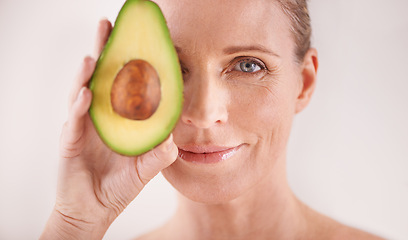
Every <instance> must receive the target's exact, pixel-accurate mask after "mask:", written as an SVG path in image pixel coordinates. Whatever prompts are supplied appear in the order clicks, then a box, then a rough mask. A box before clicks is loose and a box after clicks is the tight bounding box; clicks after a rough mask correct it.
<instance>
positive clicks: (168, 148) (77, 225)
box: [41, 20, 178, 239]
mask: <svg viewBox="0 0 408 240" xmlns="http://www.w3.org/2000/svg"><path fill="white" fill-rule="evenodd" d="M111 30H112V25H111V23H110V22H109V21H108V20H101V21H100V23H99V28H98V34H97V44H96V51H95V52H96V54H95V55H96V56H99V55H100V53H101V51H102V49H103V47H104V45H105V44H106V41H107V39H108V37H109V34H110V32H111ZM95 65H96V61H95V59H94V58H91V57H86V58H85V59H84V62H83V64H82V67H81V70H80V73H79V75H78V77H77V80H76V81H75V83H74V86H73V89H72V92H71V95H70V101H69V117H68V121H67V122H66V123H65V124H64V127H63V130H62V135H61V140H60V141H61V142H60V169H59V178H58V185H57V198H56V204H55V207H54V210H53V213H52V214H51V217H50V219H49V221H48V223H47V226H46V228H45V230H44V232H43V235H42V238H41V239H48V237H49V238H52V239H55V238H65V237H68V238H69V237H73V236H75V238H76V239H81V238H84V239H95V238H96V239H97V238H102V236H103V235H104V234H105V232H106V230H107V229H108V227H109V226H110V224H111V223H112V222H113V220H114V219H115V218H116V217H117V216H118V215H119V214H120V213H121V212H122V211H123V210H124V209H125V208H126V206H127V205H128V204H129V203H130V202H131V201H132V200H133V199H134V198H135V197H136V196H137V195H138V194H139V193H140V191H141V190H142V189H143V187H144V186H145V185H146V184H147V183H148V182H149V181H150V180H151V179H152V178H153V177H154V176H156V175H157V174H158V173H159V172H160V171H161V170H162V169H164V168H166V167H168V166H169V165H170V164H171V163H173V162H174V161H175V160H176V158H177V153H178V149H177V146H176V145H175V144H174V142H173V138H172V135H170V136H169V137H168V139H167V140H166V141H164V142H163V143H162V144H160V145H159V146H157V147H156V148H155V149H153V150H152V151H150V152H147V153H145V154H143V155H141V156H138V157H125V156H121V155H119V154H116V153H115V152H112V151H111V150H110V149H109V148H108V147H106V146H105V144H104V143H103V142H102V140H101V139H100V138H99V136H98V134H97V132H96V130H95V128H94V126H93V124H92V121H91V119H90V117H89V114H88V110H89V107H90V104H91V100H92V92H91V91H90V90H89V89H88V88H87V87H86V86H87V84H88V81H89V79H90V78H91V76H92V73H93V71H94V69H95ZM53 234H58V235H53ZM80 235H81V236H80Z"/></svg>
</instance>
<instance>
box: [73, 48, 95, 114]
mask: <svg viewBox="0 0 408 240" xmlns="http://www.w3.org/2000/svg"><path fill="white" fill-rule="evenodd" d="M95 65H96V62H95V60H94V59H93V58H92V57H89V56H87V57H85V58H84V60H83V62H82V64H81V68H80V70H79V73H78V75H77V77H76V79H75V82H74V85H73V86H72V89H71V93H70V97H69V101H68V109H69V110H70V109H71V107H72V104H74V102H75V100H76V99H77V98H78V94H79V91H80V90H81V88H83V87H85V86H87V85H88V82H89V79H91V76H92V74H93V72H94V70H95Z"/></svg>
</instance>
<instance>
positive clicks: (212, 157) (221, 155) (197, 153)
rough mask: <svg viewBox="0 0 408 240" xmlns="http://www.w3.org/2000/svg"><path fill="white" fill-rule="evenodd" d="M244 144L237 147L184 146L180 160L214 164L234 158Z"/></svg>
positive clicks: (180, 152)
mask: <svg viewBox="0 0 408 240" xmlns="http://www.w3.org/2000/svg"><path fill="white" fill-rule="evenodd" d="M241 146H242V144H241V145H239V146H236V147H221V146H198V145H192V146H183V147H179V153H178V156H179V158H181V159H183V160H185V161H187V162H192V163H203V164H213V163H218V162H221V161H224V160H226V159H229V158H231V157H232V156H234V155H235V154H236V153H237V152H238V150H239V149H240V148H241Z"/></svg>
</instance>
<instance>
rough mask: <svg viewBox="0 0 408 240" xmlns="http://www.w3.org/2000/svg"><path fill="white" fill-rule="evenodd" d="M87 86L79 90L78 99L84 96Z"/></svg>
mask: <svg viewBox="0 0 408 240" xmlns="http://www.w3.org/2000/svg"><path fill="white" fill-rule="evenodd" d="M85 89H86V87H82V88H81V90H80V91H79V94H78V97H77V99H81V98H83V97H84V92H85Z"/></svg>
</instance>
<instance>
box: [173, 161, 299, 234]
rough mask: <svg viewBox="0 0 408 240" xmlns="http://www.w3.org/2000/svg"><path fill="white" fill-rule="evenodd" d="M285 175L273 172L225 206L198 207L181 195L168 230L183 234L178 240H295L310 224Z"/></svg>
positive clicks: (207, 205) (201, 204) (198, 204)
mask: <svg viewBox="0 0 408 240" xmlns="http://www.w3.org/2000/svg"><path fill="white" fill-rule="evenodd" d="M281 162H284V161H281ZM283 169H285V168H283ZM281 170H282V168H281ZM285 172H286V171H284V170H283V171H277V172H272V173H271V174H270V175H269V176H267V177H265V178H264V179H261V180H260V182H258V183H257V184H256V185H255V186H254V187H253V188H251V189H250V190H249V191H247V192H246V193H244V194H243V195H241V196H240V197H238V198H236V199H233V200H230V201H228V202H225V203H220V204H204V203H198V202H194V201H191V200H190V199H188V198H186V197H184V196H182V195H179V203H180V204H179V207H178V210H177V212H176V214H175V217H174V219H173V221H171V222H170V224H169V225H168V227H169V228H168V229H169V231H171V232H172V233H177V234H183V236H179V237H181V238H178V239H197V240H199V239H294V238H296V236H298V235H299V234H300V235H301V234H302V232H303V231H304V230H305V228H306V225H305V224H306V221H305V219H304V210H303V209H304V208H303V205H302V204H301V203H300V202H299V201H298V200H297V199H296V197H295V196H294V195H293V193H292V191H291V190H290V188H289V185H288V182H287V179H286V174H285ZM170 225H171V226H170Z"/></svg>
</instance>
